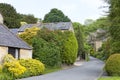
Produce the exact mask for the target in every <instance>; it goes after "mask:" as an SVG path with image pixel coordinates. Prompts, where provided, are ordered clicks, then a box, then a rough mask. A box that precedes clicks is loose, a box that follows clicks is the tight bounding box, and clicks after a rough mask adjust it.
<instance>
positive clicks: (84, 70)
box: [20, 57, 104, 80]
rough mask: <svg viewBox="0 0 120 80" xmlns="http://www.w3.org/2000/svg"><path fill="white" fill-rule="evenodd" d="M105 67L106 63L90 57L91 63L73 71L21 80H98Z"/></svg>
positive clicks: (85, 63)
mask: <svg viewBox="0 0 120 80" xmlns="http://www.w3.org/2000/svg"><path fill="white" fill-rule="evenodd" d="M103 67H104V62H102V61H100V60H98V59H96V58H93V57H90V61H88V62H84V63H82V65H80V66H76V67H74V68H71V69H66V70H61V71H58V72H53V73H49V74H45V75H41V76H36V77H30V78H24V79H20V80H97V78H98V77H99V76H100V75H101V73H102V71H103Z"/></svg>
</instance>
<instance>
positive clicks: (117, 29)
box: [106, 0, 120, 53]
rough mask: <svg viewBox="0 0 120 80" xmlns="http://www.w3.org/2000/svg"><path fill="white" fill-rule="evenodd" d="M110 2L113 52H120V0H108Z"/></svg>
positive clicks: (110, 29) (110, 30)
mask: <svg viewBox="0 0 120 80" xmlns="http://www.w3.org/2000/svg"><path fill="white" fill-rule="evenodd" d="M106 1H107V2H108V3H109V5H110V6H109V15H108V17H109V21H110V23H111V24H110V28H109V32H110V36H111V49H112V50H111V53H119V52H120V47H119V45H120V35H119V34H120V0H106Z"/></svg>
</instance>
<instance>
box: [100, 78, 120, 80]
mask: <svg viewBox="0 0 120 80" xmlns="http://www.w3.org/2000/svg"><path fill="white" fill-rule="evenodd" d="M98 80H120V77H102V78H100V79H98Z"/></svg>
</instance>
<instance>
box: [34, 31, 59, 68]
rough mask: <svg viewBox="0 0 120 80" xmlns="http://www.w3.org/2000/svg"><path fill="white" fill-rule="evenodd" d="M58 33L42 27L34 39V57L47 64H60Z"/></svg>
mask: <svg viewBox="0 0 120 80" xmlns="http://www.w3.org/2000/svg"><path fill="white" fill-rule="evenodd" d="M57 42H58V39H57V35H56V34H55V33H54V32H53V31H50V30H47V29H42V30H40V31H39V32H38V34H37V36H36V37H35V39H34V40H33V58H35V59H38V60H40V61H42V62H43V63H44V64H45V66H47V67H49V66H60V65H61V57H60V48H59V47H58V45H57V44H58V43H57Z"/></svg>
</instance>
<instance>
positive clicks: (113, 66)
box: [105, 54, 120, 76]
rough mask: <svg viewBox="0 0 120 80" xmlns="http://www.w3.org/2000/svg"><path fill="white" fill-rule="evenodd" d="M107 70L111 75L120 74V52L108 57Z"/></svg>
mask: <svg viewBox="0 0 120 80" xmlns="http://www.w3.org/2000/svg"><path fill="white" fill-rule="evenodd" d="M105 70H106V72H107V73H108V75H110V76H120V54H113V55H111V56H110V57H109V58H108V60H107V61H106V65H105Z"/></svg>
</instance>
